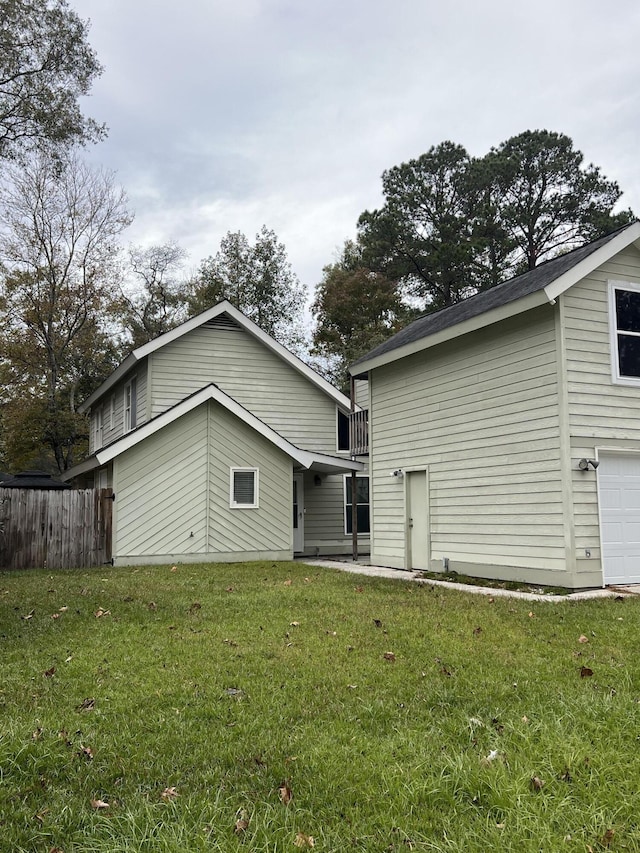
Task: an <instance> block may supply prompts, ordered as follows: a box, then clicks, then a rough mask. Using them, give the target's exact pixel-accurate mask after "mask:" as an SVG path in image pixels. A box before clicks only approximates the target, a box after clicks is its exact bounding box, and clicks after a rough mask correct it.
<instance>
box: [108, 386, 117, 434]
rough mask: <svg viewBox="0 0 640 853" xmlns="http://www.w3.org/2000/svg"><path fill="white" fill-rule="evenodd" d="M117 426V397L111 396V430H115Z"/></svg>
mask: <svg viewBox="0 0 640 853" xmlns="http://www.w3.org/2000/svg"><path fill="white" fill-rule="evenodd" d="M115 425H116V395H115V394H112V395H111V400H110V401H109V429H113V428H114V427H115Z"/></svg>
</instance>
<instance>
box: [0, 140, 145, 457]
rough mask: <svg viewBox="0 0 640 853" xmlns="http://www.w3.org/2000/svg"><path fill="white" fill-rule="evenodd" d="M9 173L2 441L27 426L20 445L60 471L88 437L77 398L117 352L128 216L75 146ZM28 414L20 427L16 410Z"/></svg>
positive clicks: (0, 206)
mask: <svg viewBox="0 0 640 853" xmlns="http://www.w3.org/2000/svg"><path fill="white" fill-rule="evenodd" d="M8 177H9V180H8V181H7V183H6V184H5V185H4V186H2V187H1V188H0V219H1V224H0V263H1V264H2V268H1V270H2V276H1V281H0V285H1V287H0V319H1V320H2V323H3V326H4V331H5V334H4V336H3V338H2V341H1V342H0V358H1V359H2V366H3V380H4V388H3V392H4V395H3V396H4V398H5V400H7V402H6V403H5V411H4V417H5V421H6V420H7V418H9V420H10V421H11V422H12V424H13V426H12V430H11V436H10V437H9V438H8V439H7V441H8V444H9V445H11V441H12V440H13V441H14V444H15V443H16V442H18V438H19V435H18V434H19V433H20V432H21V429H22V437H24V435H25V434H26V433H27V432H30V433H31V434H32V435H31V438H30V439H29V440H28V441H27V447H28V446H33V451H34V453H36V451H38V450H39V449H41V447H42V446H45V447H47V448H48V449H49V451H50V453H51V454H52V457H53V460H54V461H55V465H56V467H57V468H58V469H59V470H60V471H63V470H65V469H67V468H69V467H70V466H71V465H72V464H73V459H74V453H75V450H76V449H77V446H78V444H79V443H81V442H82V440H83V439H86V425H85V424H84V421H83V419H82V418H80V416H79V415H78V414H77V412H76V401H77V397H78V396H79V395H84V394H85V393H88V392H89V390H90V389H91V387H92V386H94V385H95V383H96V381H100V379H101V378H103V376H104V375H105V374H106V373H108V372H109V371H110V370H111V368H112V367H113V362H114V358H115V357H116V352H115V348H114V346H113V344H112V343H110V342H109V338H108V336H107V334H106V325H107V322H108V319H109V311H110V308H111V306H112V303H113V301H114V296H115V295H116V293H117V280H118V275H119V257H118V253H119V250H118V247H117V243H116V240H117V237H118V235H119V234H120V233H121V232H122V231H123V229H125V228H126V227H127V225H129V223H130V222H131V216H130V214H129V213H128V211H127V208H126V198H125V195H124V192H123V191H122V189H120V188H118V187H117V186H116V185H115V184H114V180H113V176H112V175H111V174H110V173H108V172H105V171H102V170H98V171H94V170H92V169H91V168H90V167H89V166H87V165H86V163H84V162H83V161H82V160H81V159H80V158H79V156H78V154H77V152H76V151H69V152H66V153H64V154H63V155H59V156H58V157H56V158H55V159H52V158H51V157H48V156H45V155H38V156H36V157H34V158H33V159H31V160H30V161H29V162H28V163H27V164H26V165H25V166H24V167H23V168H17V167H12V168H11V169H10V170H9V175H8ZM7 406H8V407H9V409H11V408H12V407H13V409H14V412H13V416H11V412H10V411H8V410H7V408H6V407H7ZM28 410H29V411H30V412H31V414H30V423H29V425H28V426H27V424H26V423H23V420H22V419H21V417H20V414H21V413H22V412H25V413H26V412H27V411H28ZM21 423H22V425H23V427H22V428H21V427H20V424H21ZM34 423H35V424H37V425H38V428H37V429H36V431H35V433H34V432H33V425H34ZM18 443H20V442H18ZM38 444H39V445H40V448H39V447H37V445H38ZM26 452H27V451H26V449H25V446H24V442H23V443H22V454H23V456H24V454H25V453H26Z"/></svg>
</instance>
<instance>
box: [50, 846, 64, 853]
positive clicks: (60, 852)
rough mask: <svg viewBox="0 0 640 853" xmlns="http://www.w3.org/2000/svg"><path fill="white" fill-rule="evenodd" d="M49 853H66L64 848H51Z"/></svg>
mask: <svg viewBox="0 0 640 853" xmlns="http://www.w3.org/2000/svg"><path fill="white" fill-rule="evenodd" d="M49 853H64V850H63V849H62V847H51V848H50V849H49Z"/></svg>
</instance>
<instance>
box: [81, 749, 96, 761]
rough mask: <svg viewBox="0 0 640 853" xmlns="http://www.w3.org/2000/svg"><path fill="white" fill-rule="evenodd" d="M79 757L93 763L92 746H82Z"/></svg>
mask: <svg viewBox="0 0 640 853" xmlns="http://www.w3.org/2000/svg"><path fill="white" fill-rule="evenodd" d="M78 755H79V756H80V758H87V759H88V760H89V761H91V760H92V759H93V750H92V749H91V747H90V746H81V749H80V752H79V753H78Z"/></svg>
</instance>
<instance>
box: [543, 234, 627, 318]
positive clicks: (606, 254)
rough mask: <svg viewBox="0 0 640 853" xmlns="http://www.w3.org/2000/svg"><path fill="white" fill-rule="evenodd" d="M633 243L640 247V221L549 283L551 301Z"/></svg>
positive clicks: (548, 295)
mask: <svg viewBox="0 0 640 853" xmlns="http://www.w3.org/2000/svg"><path fill="white" fill-rule="evenodd" d="M632 243H634V244H635V246H636V248H638V249H640V222H634V223H633V224H632V225H630V226H629V227H628V228H625V230H624V231H622V232H620V234H618V235H617V236H616V237H614V238H613V239H612V240H609V242H608V243H605V245H604V246H601V247H600V248H599V249H597V251H595V252H592V253H591V254H590V255H588V256H587V257H586V258H584V260H582V261H580V263H579V264H576V265H575V267H572V268H571V269H570V270H567V272H566V273H564V275H561V276H560V277H559V278H556V279H555V280H554V281H552V282H551V283H550V284H548V285H547V286H546V287H545V289H544V290H545V293H546V294H547V298H548V299H549V301H550V302H551V301H552V300H554V299H557V298H558V296H561V295H562V294H563V293H564V292H565V291H566V290H568V289H569V288H570V287H573V285H574V284H577V283H578V282H579V281H580V279H583V278H585V276H588V275H589V273H592V272H593V271H594V270H595V269H597V268H598V267H599V266H601V265H602V264H604V263H606V262H607V261H608V260H610V259H611V258H612V257H613V256H614V255H617V254H618V252H621V251H622V250H623V249H626V248H627V247H628V246H630V245H631V244H632Z"/></svg>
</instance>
